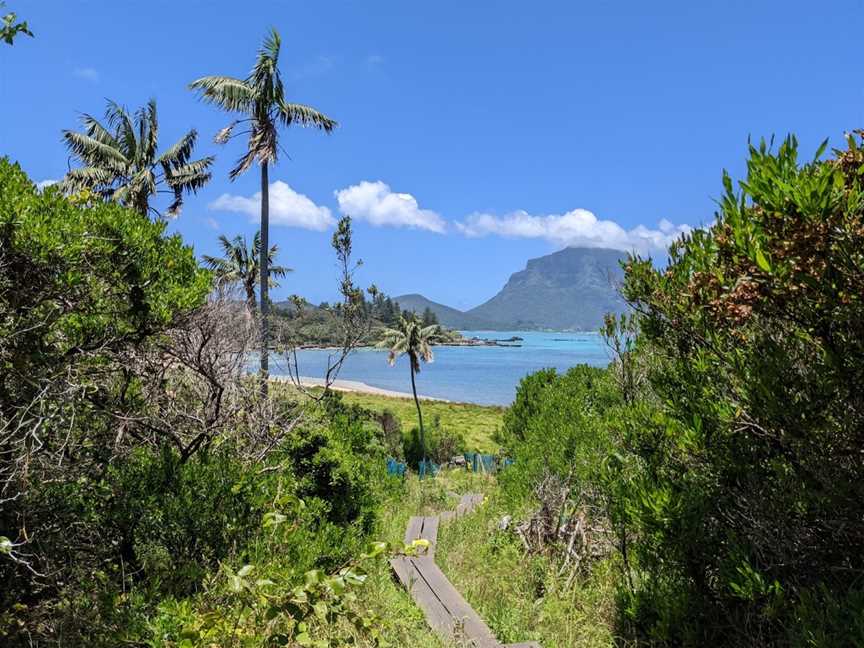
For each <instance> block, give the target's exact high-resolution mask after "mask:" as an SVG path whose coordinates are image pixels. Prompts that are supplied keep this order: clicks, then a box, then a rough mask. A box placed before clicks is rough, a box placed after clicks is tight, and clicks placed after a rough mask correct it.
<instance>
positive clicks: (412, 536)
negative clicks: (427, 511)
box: [405, 515, 423, 545]
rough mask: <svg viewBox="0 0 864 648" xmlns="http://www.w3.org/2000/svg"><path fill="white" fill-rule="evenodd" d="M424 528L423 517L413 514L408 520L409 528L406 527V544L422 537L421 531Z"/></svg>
mask: <svg viewBox="0 0 864 648" xmlns="http://www.w3.org/2000/svg"><path fill="white" fill-rule="evenodd" d="M422 530H423V518H422V517H421V516H419V515H415V516H412V518H411V519H410V520H408V528H407V529H405V544H409V545H410V544H411V543H412V542H414V541H415V540H416V539H417V538H419V537H420V532H421V531H422Z"/></svg>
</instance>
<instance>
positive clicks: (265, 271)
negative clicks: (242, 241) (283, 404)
mask: <svg viewBox="0 0 864 648" xmlns="http://www.w3.org/2000/svg"><path fill="white" fill-rule="evenodd" d="M269 249H270V178H269V173H268V169H267V162H266V161H264V162H262V163H261V258H260V261H259V263H260V265H261V284H260V286H261V396H262V397H263V398H267V381H268V380H269V377H270V358H269V355H268V354H269V348H268V343H269V338H270V328H269V321H268V320H269V315H270V300H269V299H268V297H267V288H268V287H269V285H270V268H269V266H268V265H267V262H268V259H267V252H268V250H269Z"/></svg>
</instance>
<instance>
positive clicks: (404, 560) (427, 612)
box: [390, 556, 456, 638]
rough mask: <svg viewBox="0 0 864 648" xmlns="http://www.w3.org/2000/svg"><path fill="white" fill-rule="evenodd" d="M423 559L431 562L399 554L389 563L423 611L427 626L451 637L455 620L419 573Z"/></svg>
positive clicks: (443, 635)
mask: <svg viewBox="0 0 864 648" xmlns="http://www.w3.org/2000/svg"><path fill="white" fill-rule="evenodd" d="M424 560H428V561H429V562H431V559H430V558H409V557H405V556H400V557H399V558H394V559H393V560H391V561H390V565H391V567H393V571H394V572H396V575H397V576H398V577H399V580H400V581H401V582H402V584H403V585H404V586H405V589H407V590H408V593H409V594H410V595H411V598H412V599H414V602H415V603H416V604H417V607H419V608H420V609H421V610H422V611H423V615H424V616H425V617H426V623H428V624H429V627H430V628H432V630H434V631H435V632H436V633H438V634H439V635H440V636H442V637H444V638H449V637H452V636H453V632H454V630H455V629H456V621H455V619H454V618H453V615H452V614H450V611H449V610H447V608H445V607H444V604H443V603H442V602H441V600H440V599H439V598H438V596H436V595H435V592H433V591H432V588H431V587H430V586H429V584H428V583H427V582H426V580H425V579H424V578H423V577H422V576H421V575H420V571H419V569H418V566H419V565H422V561H424Z"/></svg>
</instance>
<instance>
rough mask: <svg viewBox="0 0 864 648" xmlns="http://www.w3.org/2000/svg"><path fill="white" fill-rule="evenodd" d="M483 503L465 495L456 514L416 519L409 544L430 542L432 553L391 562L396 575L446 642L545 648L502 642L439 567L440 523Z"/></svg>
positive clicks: (482, 646) (408, 530)
mask: <svg viewBox="0 0 864 648" xmlns="http://www.w3.org/2000/svg"><path fill="white" fill-rule="evenodd" d="M482 502H483V496H482V495H479V494H476V493H469V494H467V495H463V496H462V499H461V500H460V501H459V504H458V506H457V507H456V510H455V511H446V512H445V513H442V514H441V515H440V516H438V515H433V516H420V515H417V516H414V517H412V518H411V519H410V520H409V521H408V527H407V528H406V529H405V544H408V545H410V544H411V543H412V542H414V541H415V540H417V539H420V538H422V539H425V540H428V541H429V550H428V552H426V553H425V554H423V555H419V556H400V557H398V558H394V559H393V560H391V561H390V565H391V566H392V567H393V571H394V572H395V573H396V576H397V577H398V578H399V581H400V582H401V583H402V584H403V585H404V586H405V589H407V590H408V592H409V593H410V594H411V597H412V598H413V599H414V601H415V603H417V607H419V608H420V609H421V610H423V614H424V615H426V621H427V622H428V623H429V626H430V627H431V628H432V630H433V631H435V632H436V633H437V634H438V635H440V636H441V637H443V638H444V640H445V641H448V642H449V641H454V640H455V641H456V642H457V643H459V645H466V646H472V647H473V648H541V646H540V644H539V643H537V642H536V641H526V642H523V643H515V644H507V646H506V647H505V646H504V645H503V644H501V642H499V641H498V640H497V639H496V638H495V635H494V634H492V630H491V629H490V628H489V626H487V625H486V624H485V623H484V621H483V619H481V618H480V615H478V614H477V613H476V612H475V611H474V609H473V608H472V607H471V606H470V605H469V604H468V602H467V601H466V600H465V599H464V598H463V597H462V595H461V594H460V593H459V591H458V590H457V589H456V588H455V587H453V584H452V583H451V582H450V581H449V580H448V579H447V577H446V576H445V575H444V572H442V571H441V569H440V568H439V567H438V565H436V564H435V547H436V545H437V543H438V525H439V522H440V520H441V519H442V518H443V519H445V520H451V519H453V518H454V517H459V516H462V515H466V514H467V513H470V512H471V511H473V510H474V509H475V508H477V506H479V505H480V504H481V503H482Z"/></svg>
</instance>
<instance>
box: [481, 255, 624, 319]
mask: <svg viewBox="0 0 864 648" xmlns="http://www.w3.org/2000/svg"><path fill="white" fill-rule="evenodd" d="M626 256H627V255H626V254H625V253H623V252H621V251H619V250H608V249H604V248H575V247H571V248H565V249H563V250H561V251H559V252H555V253H553V254H549V255H546V256H543V257H539V258H537V259H530V260H529V261H528V264H527V265H526V267H525V269H524V270H520V271H519V272H516V273H514V274H513V275H511V276H510V279H509V281H508V282H507V284H506V285H505V286H504V288H502V289H501V291H500V292H499V293H498V294H497V295H495V296H494V297H493V298H492V299H490V300H489V301H487V302H485V303H483V304H481V305H480V306H477V307H476V308H472V309H471V310H470V311H468V312H467V314H468V315H472V316H474V317H478V318H480V319H483V320H490V321H494V322H498V323H499V325H503V328H514V329H537V328H542V329H554V330H574V331H594V330H597V329H599V328H600V326H601V325H602V324H603V315H604V314H606V313H608V312H614V313H621V312H623V311H625V310H626V304H625V303H624V300H623V299H622V298H621V296H620V295H619V294H618V291H617V286H618V285H620V283H621V281H622V280H623V277H624V272H623V270H622V269H621V266H620V265H619V261H621V260H622V259H625V258H626Z"/></svg>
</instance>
